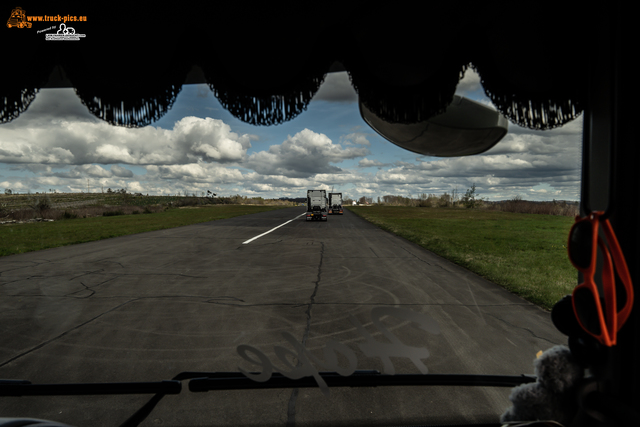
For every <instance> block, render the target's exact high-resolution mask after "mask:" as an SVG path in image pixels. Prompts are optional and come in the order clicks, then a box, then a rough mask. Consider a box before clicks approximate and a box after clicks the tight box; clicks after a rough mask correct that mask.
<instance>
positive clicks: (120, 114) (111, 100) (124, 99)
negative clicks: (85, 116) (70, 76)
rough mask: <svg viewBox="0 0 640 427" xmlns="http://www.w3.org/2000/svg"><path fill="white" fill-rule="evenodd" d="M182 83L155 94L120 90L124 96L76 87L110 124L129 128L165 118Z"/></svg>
mask: <svg viewBox="0 0 640 427" xmlns="http://www.w3.org/2000/svg"><path fill="white" fill-rule="evenodd" d="M181 88H182V86H175V85H171V86H169V87H168V88H167V89H165V90H164V92H161V93H159V94H158V93H156V95H155V96H148V97H135V96H130V95H127V94H124V93H122V92H120V93H119V94H120V95H122V96H116V97H111V96H109V97H104V98H101V97H100V95H96V93H95V92H94V91H93V90H92V89H91V88H83V89H76V90H75V91H76V94H77V95H78V97H79V98H80V100H81V101H82V104H83V105H85V106H86V107H87V108H88V109H89V111H90V112H91V114H93V115H94V116H96V117H97V118H99V119H101V120H104V121H106V122H107V123H109V124H110V125H117V126H124V127H129V128H134V127H144V126H148V125H150V124H152V123H154V122H156V121H158V120H160V119H161V118H162V116H164V115H165V114H166V113H167V112H168V111H169V110H170V109H171V107H172V106H173V103H174V102H175V100H176V98H177V96H178V93H179V92H180V89H181Z"/></svg>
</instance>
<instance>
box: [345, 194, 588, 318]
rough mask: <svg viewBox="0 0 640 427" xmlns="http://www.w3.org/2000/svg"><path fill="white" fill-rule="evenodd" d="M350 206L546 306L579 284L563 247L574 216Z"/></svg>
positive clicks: (388, 229)
mask: <svg viewBox="0 0 640 427" xmlns="http://www.w3.org/2000/svg"><path fill="white" fill-rule="evenodd" d="M349 209H350V210H351V211H352V212H354V213H355V214H356V215H358V216H360V217H362V218H364V219H366V220H367V221H369V222H371V223H373V224H375V225H377V226H378V227H380V228H382V229H384V230H386V231H389V232H391V233H394V234H396V235H398V236H401V237H404V238H405V239H407V240H409V241H411V242H414V243H416V244H418V245H420V246H422V247H423V248H425V249H427V250H429V251H431V252H434V253H435V254H437V255H440V256H442V257H443V258H446V259H448V260H450V261H452V262H454V263H456V264H458V265H460V266H462V267H464V268H466V269H468V270H470V271H472V272H474V273H476V274H478V275H480V276H482V277H484V278H486V279H487V280H490V281H492V282H494V283H497V284H498V285H500V286H502V287H504V288H505V289H507V290H509V291H511V292H513V293H515V294H517V295H520V296H522V297H523V298H525V299H526V300H528V301H531V302H532V303H534V304H536V305H539V306H540V307H542V308H544V309H547V310H550V309H551V308H552V307H553V305H554V304H555V303H556V302H557V301H558V300H559V299H560V298H562V297H563V296H564V295H567V294H570V293H571V291H572V290H573V288H574V287H575V286H576V284H577V282H576V280H577V272H576V270H575V268H573V266H572V265H571V262H570V261H569V258H568V257H567V249H566V244H567V236H568V235H569V230H570V228H571V225H572V224H573V221H574V220H573V218H569V217H565V216H552V215H535V214H519V213H510V212H495V211H486V210H475V209H455V208H453V209H448V208H413V207H396V206H370V207H349Z"/></svg>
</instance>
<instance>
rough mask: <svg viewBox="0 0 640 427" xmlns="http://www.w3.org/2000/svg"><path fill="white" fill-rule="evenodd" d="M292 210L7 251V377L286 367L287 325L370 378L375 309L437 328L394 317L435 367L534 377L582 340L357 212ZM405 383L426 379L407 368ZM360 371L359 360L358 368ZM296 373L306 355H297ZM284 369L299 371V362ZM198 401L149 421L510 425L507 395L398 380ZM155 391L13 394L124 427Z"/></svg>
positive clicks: (48, 411)
mask: <svg viewBox="0 0 640 427" xmlns="http://www.w3.org/2000/svg"><path fill="white" fill-rule="evenodd" d="M301 209H302V208H290V209H281V210H276V211H271V212H264V213H260V214H254V215H248V216H243V217H236V218H231V219H227V220H220V221H214V222H209V223H204V224H197V225H192V226H187V227H180V228H175V229H169V230H161V231H155V232H149V233H142V234H138V235H133V236H125V237H118V238H113V239H108V240H103V241H99V242H92V243H85V244H81V245H75V246H67V247H63V248H57V249H49V250H44V251H39V252H33V253H28V254H21V255H14V256H10V257H3V258H0V316H1V319H2V320H1V321H0V327H1V328H2V333H1V334H0V378H12V379H28V380H30V381H32V382H33V383H61V382H66V383H71V382H115V381H160V380H164V379H170V378H172V377H173V376H174V375H176V374H177V373H179V372H182V371H238V367H243V368H244V369H247V370H255V369H256V366H251V365H250V364H248V363H247V362H245V361H244V360H242V359H241V358H240V357H239V356H238V354H237V352H236V348H237V346H238V345H240V344H247V345H251V346H253V347H256V348H258V349H260V350H261V351H262V352H263V353H264V354H265V355H267V356H268V357H269V359H270V360H272V361H274V365H275V366H276V370H278V366H284V365H282V364H281V363H278V362H279V361H278V358H277V355H276V353H275V351H274V348H275V347H277V346H283V347H286V348H289V347H288V344H287V342H286V341H285V339H284V338H283V336H282V332H289V333H291V334H293V335H294V336H295V337H296V339H298V340H299V342H301V343H303V344H304V346H305V347H306V348H307V349H308V350H309V351H310V352H311V353H312V354H317V355H318V357H319V358H321V359H322V354H323V353H322V351H323V347H324V345H325V344H326V343H327V341H328V340H330V339H332V340H335V341H338V342H340V343H343V344H345V345H347V346H348V347H349V348H350V349H351V350H353V351H354V353H355V354H356V356H357V361H358V362H357V363H358V366H357V368H358V369H378V370H380V371H382V362H381V361H380V359H377V358H371V357H367V356H365V355H364V353H363V352H362V351H360V349H359V347H358V343H361V342H363V338H362V336H361V335H359V334H358V333H357V330H356V328H355V327H354V325H353V324H352V323H351V322H350V321H349V316H350V315H353V316H354V317H355V318H356V319H357V320H358V321H359V322H360V323H361V324H362V325H363V326H364V327H365V328H366V329H367V330H368V331H369V332H370V333H371V335H372V336H374V337H376V338H377V339H380V341H381V342H384V340H385V338H383V337H382V334H381V333H380V331H377V330H376V328H375V327H374V326H373V324H372V321H371V315H370V313H371V310H372V308H374V307H404V308H408V309H410V310H412V311H417V312H422V313H425V314H428V315H429V316H430V317H431V318H433V319H435V320H436V321H437V323H438V325H439V328H440V331H441V332H440V334H438V335H432V334H429V333H427V332H425V331H423V330H420V329H418V328H416V327H413V326H412V325H411V322H409V321H403V320H401V319H395V318H387V319H385V320H384V323H385V324H386V326H387V327H388V329H389V330H390V331H392V332H393V333H394V334H395V335H396V336H397V337H399V338H400V340H401V341H402V342H403V343H405V344H408V345H412V346H416V347H426V348H427V349H428V350H429V353H430V357H429V358H427V359H425V360H423V362H424V363H425V365H426V366H427V367H428V369H429V372H430V373H450V374H503V375H519V374H531V373H533V365H532V362H533V359H534V358H535V354H536V353H537V352H538V351H539V350H546V349H547V348H550V347H552V346H553V345H557V344H564V343H565V342H566V339H565V337H564V336H563V335H561V334H560V333H559V332H558V331H557V330H556V329H555V328H554V327H553V326H552V324H551V321H550V315H549V313H547V312H545V311H543V310H541V309H539V308H538V307H535V306H533V305H532V304H530V303H528V302H526V301H524V300H522V299H521V298H519V297H517V296H514V295H512V294H510V293H509V292H507V291H505V290H504V289H502V288H500V287H498V286H497V285H495V284H493V283H490V282H488V281H486V280H484V279H482V278H480V277H478V276H476V275H474V274H472V273H470V272H468V271H466V270H464V269H462V268H460V267H458V266H456V265H454V264H452V263H450V262H448V261H446V260H443V259H442V258H439V257H437V256H435V255H433V254H431V253H429V252H427V251H425V250H423V249H421V248H419V247H417V246H416V245H413V244H412V243H409V242H407V241H405V240H403V239H400V238H397V237H395V236H392V235H390V234H388V233H386V232H384V231H382V230H380V229H377V228H376V227H374V226H372V225H370V224H368V223H366V222H365V221H363V220H362V219H360V218H358V217H356V216H355V215H353V214H352V213H350V212H348V211H346V212H345V214H344V215H334V216H329V219H328V221H326V222H306V221H305V220H304V218H303V217H299V218H297V219H296V220H295V221H293V222H291V223H289V224H287V225H286V226H283V227H280V228H278V229H277V230H275V231H274V232H272V233H270V234H268V235H265V236H264V237H261V238H259V239H257V240H255V241H253V242H251V243H249V244H247V245H243V244H242V242H244V241H246V240H247V239H250V238H252V237H255V236H257V235H259V234H261V233H264V232H265V231H267V230H269V229H271V228H273V227H276V226H277V225H280V224H282V223H283V222H285V221H288V220H290V219H292V218H294V217H295V216H297V215H299V214H300V213H301ZM392 361H393V363H394V366H395V370H396V372H397V373H417V372H418V370H417V368H416V367H415V366H414V365H413V364H412V362H411V361H410V360H409V359H406V358H393V359H392ZM344 362H345V361H344V360H342V361H341V363H344ZM293 363H294V364H295V362H293ZM283 369H284V368H283ZM186 385H187V384H186V382H185V383H183V392H182V393H181V394H180V395H177V396H167V397H165V398H164V399H163V400H162V401H161V402H160V403H159V404H158V406H157V407H156V409H155V410H154V411H153V412H152V413H151V415H150V416H149V417H148V418H147V419H146V420H145V421H144V422H143V423H142V424H141V425H147V426H149V425H158V424H162V425H193V426H196V425H198V426H208V425H300V426H302V425H358V424H361V425H391V424H408V423H416V424H417V423H425V422H430V423H443V422H468V423H471V422H496V421H497V418H498V416H499V415H500V414H501V413H502V412H504V410H505V409H506V408H507V407H508V406H509V401H508V399H507V397H508V395H509V392H510V389H508V388H481V387H475V388H474V387H428V388H427V387H420V388H418V387H386V388H382V387H380V388H367V389H343V388H340V389H332V390H331V395H330V397H329V398H326V397H324V396H323V395H322V393H321V392H320V391H319V390H318V389H294V390H286V389H273V390H263V391H260V390H249V391H246V390H245V391H218V392H208V393H189V392H188V390H187V389H186V388H187V387H186ZM148 399H149V396H137V395H127V396H66V397H29V398H27V397H20V398H17V397H11V398H7V397H4V398H1V399H0V416H23V417H27V416H28V417H34V418H43V419H49V420H56V421H60V422H65V423H68V424H70V425H74V426H78V427H80V426H101V425H104V426H112V425H120V424H121V423H122V422H124V421H125V420H126V419H127V418H128V417H129V416H130V415H131V414H133V412H135V411H136V410H137V409H138V408H139V407H141V406H142V405H143V404H144V403H145V402H146V401H147V400H148Z"/></svg>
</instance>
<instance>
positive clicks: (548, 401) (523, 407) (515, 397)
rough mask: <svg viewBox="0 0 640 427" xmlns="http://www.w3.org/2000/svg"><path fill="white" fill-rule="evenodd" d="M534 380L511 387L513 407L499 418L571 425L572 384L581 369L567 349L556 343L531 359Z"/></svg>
mask: <svg viewBox="0 0 640 427" xmlns="http://www.w3.org/2000/svg"><path fill="white" fill-rule="evenodd" d="M533 366H534V369H535V375H536V376H537V381H536V382H535V383H528V384H522V385H519V386H517V387H514V388H513V389H512V390H511V394H510V395H509V400H511V402H512V403H513V406H512V407H510V408H509V409H507V411H506V412H505V413H504V414H502V416H501V417H500V421H501V422H503V423H506V422H509V421H536V420H545V421H547V420H548V421H551V420H553V421H557V422H559V423H560V424H562V425H569V424H571V420H572V419H573V418H574V416H575V414H576V411H577V409H578V408H577V403H576V396H575V391H576V385H577V384H578V382H580V380H581V379H582V377H583V375H584V370H583V369H582V368H581V367H580V365H578V363H577V362H576V361H575V359H574V358H573V356H572V355H571V351H570V350H569V348H567V347H565V346H562V345H559V346H555V347H552V348H550V349H549V350H547V351H545V352H544V353H542V354H541V355H540V357H538V358H537V359H536V360H534V362H533Z"/></svg>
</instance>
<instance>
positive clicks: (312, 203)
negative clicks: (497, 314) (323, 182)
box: [306, 190, 328, 221]
mask: <svg viewBox="0 0 640 427" xmlns="http://www.w3.org/2000/svg"><path fill="white" fill-rule="evenodd" d="M327 210H328V206H327V191H326V190H307V216H306V220H307V221H314V220H317V221H326V220H327Z"/></svg>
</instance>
